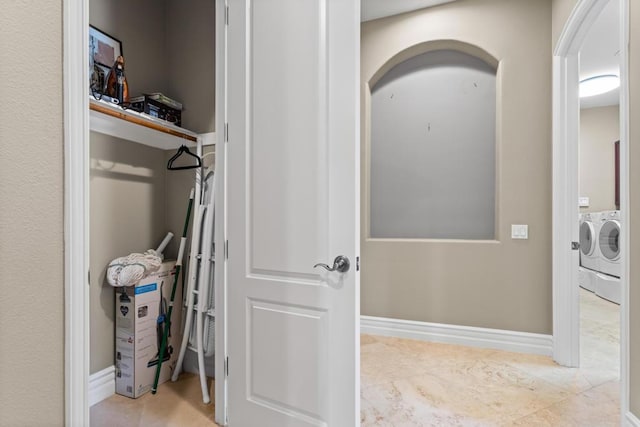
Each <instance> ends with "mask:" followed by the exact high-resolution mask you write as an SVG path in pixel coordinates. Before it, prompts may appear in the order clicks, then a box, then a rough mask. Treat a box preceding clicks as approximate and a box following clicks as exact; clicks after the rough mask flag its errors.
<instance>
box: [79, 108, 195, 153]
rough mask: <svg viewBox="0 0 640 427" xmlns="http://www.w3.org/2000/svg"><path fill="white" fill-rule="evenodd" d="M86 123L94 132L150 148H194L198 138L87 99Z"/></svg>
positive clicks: (137, 114)
mask: <svg viewBox="0 0 640 427" xmlns="http://www.w3.org/2000/svg"><path fill="white" fill-rule="evenodd" d="M89 109H90V114H89V122H90V128H91V130H92V131H94V132H98V133H103V134H106V135H111V136H115V137H117V138H121V139H126V140H128V141H133V142H137V143H140V144H144V145H148V146H150V147H154V148H160V149H163V150H171V149H176V148H179V147H180V146H181V145H188V146H195V145H196V142H197V141H198V137H199V136H198V134H197V133H195V132H191V131H190V130H187V129H184V128H181V127H178V126H175V125H172V124H170V123H168V122H166V121H164V120H160V119H157V118H155V117H151V116H149V115H148V114H142V113H138V112H137V111H132V110H123V109H122V108H120V107H118V106H117V105H114V104H111V103H109V102H106V101H98V100H96V99H93V98H90V99H89Z"/></svg>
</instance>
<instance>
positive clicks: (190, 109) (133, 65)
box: [89, 0, 215, 375]
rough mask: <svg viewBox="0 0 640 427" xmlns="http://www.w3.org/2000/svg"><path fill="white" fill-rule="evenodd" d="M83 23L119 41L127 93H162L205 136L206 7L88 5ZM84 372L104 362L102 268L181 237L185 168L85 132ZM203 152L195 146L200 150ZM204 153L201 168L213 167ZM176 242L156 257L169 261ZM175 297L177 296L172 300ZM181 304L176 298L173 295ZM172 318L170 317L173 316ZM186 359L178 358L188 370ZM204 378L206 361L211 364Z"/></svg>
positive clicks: (109, 293)
mask: <svg viewBox="0 0 640 427" xmlns="http://www.w3.org/2000/svg"><path fill="white" fill-rule="evenodd" d="M89 22H90V23H91V25H93V26H95V27H97V28H98V29H100V30H102V31H104V32H106V33H108V34H109V35H111V36H113V37H115V38H116V39H118V40H120V41H121V42H122V47H123V48H122V50H123V54H124V58H125V72H126V76H127V81H128V84H129V90H130V94H131V95H132V96H136V95H139V94H143V93H150V92H162V93H164V94H165V95H167V96H169V97H170V98H173V99H176V100H178V101H180V102H182V104H183V106H184V109H183V112H182V124H183V127H184V128H185V129H189V130H191V131H194V132H197V133H209V132H214V131H215V127H214V117H215V2H212V1H209V0H163V1H158V0H137V1H135V2H130V1H126V0H91V1H90V10H89ZM90 139H91V141H90V145H91V150H90V156H91V172H90V251H91V252H90V271H91V277H90V286H91V292H90V318H91V325H90V327H91V346H90V352H91V354H90V373H92V374H93V373H96V372H99V371H100V370H102V369H105V368H107V367H109V366H112V365H113V364H114V360H113V358H114V330H115V325H114V322H115V317H114V316H115V313H114V310H115V307H114V296H113V288H112V287H111V286H109V285H108V284H107V283H106V279H105V273H106V267H107V264H108V263H109V262H110V261H111V260H112V259H114V258H117V257H119V256H123V255H126V254H129V253H131V252H142V251H144V250H146V249H149V248H155V247H156V246H157V245H158V243H159V242H160V241H161V240H162V238H163V237H164V235H165V234H166V232H167V231H172V232H173V233H174V234H175V235H176V236H179V235H180V234H181V232H182V225H183V221H184V215H185V209H186V205H187V199H188V195H189V190H190V188H191V187H193V177H194V171H193V170H187V171H167V170H166V164H167V160H168V159H169V158H170V157H171V156H172V155H173V154H174V153H175V150H159V149H155V148H151V147H148V146H145V145H140V144H136V143H134V142H131V141H125V140H122V139H119V138H115V137H111V136H107V135H103V134H98V133H96V132H91V136H90ZM212 150H213V147H205V153H208V152H210V151H212ZM214 161H215V159H214V156H207V157H206V158H205V160H204V164H205V165H206V166H208V165H213V164H214ZM178 243H179V238H177V237H174V239H173V241H172V242H171V244H170V245H169V246H168V247H167V250H166V251H165V257H166V258H167V259H175V257H176V255H177V249H178ZM178 298H181V296H180V295H178V296H177V298H176V300H178ZM180 300H181V299H180ZM178 320H179V319H178ZM190 365H191V363H190V360H188V359H187V360H186V362H185V370H192V369H189V366H190ZM211 365H212V366H211V369H212V370H211V372H209V371H208V374H209V375H213V363H211Z"/></svg>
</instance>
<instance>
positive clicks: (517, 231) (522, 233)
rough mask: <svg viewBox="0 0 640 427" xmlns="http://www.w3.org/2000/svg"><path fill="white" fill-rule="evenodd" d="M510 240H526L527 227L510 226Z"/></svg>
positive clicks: (521, 225) (524, 225)
mask: <svg viewBox="0 0 640 427" xmlns="http://www.w3.org/2000/svg"><path fill="white" fill-rule="evenodd" d="M511 238H512V239H528V238H529V226H528V225H527V224H511Z"/></svg>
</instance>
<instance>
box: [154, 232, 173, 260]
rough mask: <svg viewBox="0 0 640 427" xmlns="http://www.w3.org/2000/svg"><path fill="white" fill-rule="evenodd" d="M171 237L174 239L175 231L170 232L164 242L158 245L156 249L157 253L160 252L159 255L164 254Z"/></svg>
mask: <svg viewBox="0 0 640 427" xmlns="http://www.w3.org/2000/svg"><path fill="white" fill-rule="evenodd" d="M171 239H173V233H172V232H168V233H167V235H166V236H165V238H164V240H162V243H160V246H158V249H156V253H157V254H158V256H162V252H164V250H165V248H166V247H167V245H168V244H169V242H170V241H171Z"/></svg>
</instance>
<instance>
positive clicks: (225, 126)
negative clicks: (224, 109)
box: [224, 123, 229, 142]
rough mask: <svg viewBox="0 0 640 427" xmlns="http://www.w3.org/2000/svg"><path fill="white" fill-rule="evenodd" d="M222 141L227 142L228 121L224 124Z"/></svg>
mask: <svg viewBox="0 0 640 427" xmlns="http://www.w3.org/2000/svg"><path fill="white" fill-rule="evenodd" d="M224 142H229V123H225V124H224Z"/></svg>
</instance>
